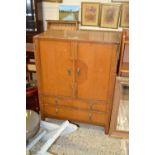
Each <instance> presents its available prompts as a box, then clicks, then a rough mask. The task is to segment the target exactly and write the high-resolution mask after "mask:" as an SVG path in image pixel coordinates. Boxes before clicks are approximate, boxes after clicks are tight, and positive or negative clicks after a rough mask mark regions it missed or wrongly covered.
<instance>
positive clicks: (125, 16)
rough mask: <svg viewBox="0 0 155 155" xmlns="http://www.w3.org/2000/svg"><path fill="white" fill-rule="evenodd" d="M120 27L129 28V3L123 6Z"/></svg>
mask: <svg viewBox="0 0 155 155" xmlns="http://www.w3.org/2000/svg"><path fill="white" fill-rule="evenodd" d="M120 27H123V28H129V3H124V4H122V7H121V20H120Z"/></svg>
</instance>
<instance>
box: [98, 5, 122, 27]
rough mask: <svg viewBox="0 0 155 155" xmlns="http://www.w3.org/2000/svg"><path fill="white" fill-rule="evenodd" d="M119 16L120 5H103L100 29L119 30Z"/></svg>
mask: <svg viewBox="0 0 155 155" xmlns="http://www.w3.org/2000/svg"><path fill="white" fill-rule="evenodd" d="M119 16H120V5H113V4H102V6H101V18H100V27H104V28H113V29H117V28H118V22H119Z"/></svg>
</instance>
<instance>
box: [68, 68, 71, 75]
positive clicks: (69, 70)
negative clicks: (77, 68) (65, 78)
mask: <svg viewBox="0 0 155 155" xmlns="http://www.w3.org/2000/svg"><path fill="white" fill-rule="evenodd" d="M68 75H69V76H71V69H70V68H68Z"/></svg>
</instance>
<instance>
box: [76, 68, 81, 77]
mask: <svg viewBox="0 0 155 155" xmlns="http://www.w3.org/2000/svg"><path fill="white" fill-rule="evenodd" d="M80 73H81V71H80V68H78V69H77V74H78V76H80Z"/></svg>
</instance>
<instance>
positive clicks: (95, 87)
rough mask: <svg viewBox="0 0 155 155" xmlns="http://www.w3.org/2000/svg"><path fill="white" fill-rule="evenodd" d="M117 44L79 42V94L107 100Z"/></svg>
mask: <svg viewBox="0 0 155 155" xmlns="http://www.w3.org/2000/svg"><path fill="white" fill-rule="evenodd" d="M114 52H116V46H115V45H114V46H112V45H110V44H99V43H84V42H80V43H79V44H78V51H77V63H76V69H77V74H76V75H77V76H76V79H77V96H78V97H79V98H84V99H94V100H106V99H107V93H108V85H109V82H111V81H109V77H110V74H111V67H114V66H111V61H112V54H113V53H114Z"/></svg>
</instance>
